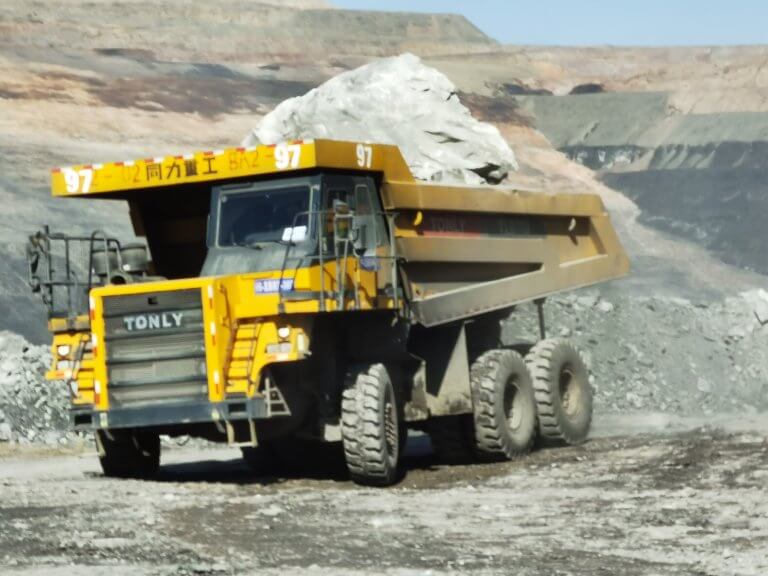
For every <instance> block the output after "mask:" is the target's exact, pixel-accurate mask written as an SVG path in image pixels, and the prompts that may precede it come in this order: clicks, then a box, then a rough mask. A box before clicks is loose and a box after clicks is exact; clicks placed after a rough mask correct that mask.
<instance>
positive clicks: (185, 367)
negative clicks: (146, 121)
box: [29, 140, 628, 485]
mask: <svg viewBox="0 0 768 576" xmlns="http://www.w3.org/2000/svg"><path fill="white" fill-rule="evenodd" d="M52 191H53V195H54V196H58V197H71V198H73V199H74V198H77V199H80V200H87V199H89V198H95V199H114V200H119V201H125V202H127V203H128V206H129V207H130V215H131V218H132V221H133V226H134V229H135V233H136V236H137V237H140V238H145V239H146V243H147V245H148V246H147V247H148V251H147V247H144V246H142V245H135V244H130V245H128V244H121V243H120V242H119V241H118V240H117V239H115V238H110V237H108V236H107V235H105V234H104V233H102V232H97V233H94V234H93V235H91V236H83V237H79V238H78V237H71V236H66V235H63V234H58V235H57V234H54V233H52V232H50V231H49V230H45V231H43V232H41V233H39V234H37V235H35V236H33V237H32V238H31V243H30V249H29V257H30V278H31V282H32V285H33V288H35V289H36V290H38V291H39V292H41V293H42V295H43V297H44V300H45V301H46V302H47V304H48V306H49V312H50V318H51V319H50V328H51V330H52V331H53V333H54V345H53V353H54V366H53V367H52V370H51V372H50V374H49V376H50V377H51V378H63V379H65V380H67V381H68V385H69V388H70V391H71V394H72V406H71V419H72V422H73V425H74V427H75V428H76V429H80V430H93V431H95V433H96V441H97V448H98V450H99V455H100V458H101V464H102V467H103V469H104V472H105V474H107V475H114V476H130V477H143V476H148V475H151V474H152V473H154V472H155V471H156V470H157V468H158V465H159V457H160V443H159V435H161V434H168V435H172V436H173V435H192V436H197V437H202V438H207V439H210V440H214V441H221V442H226V443H228V444H230V445H237V446H240V447H241V448H242V450H243V455H244V457H245V459H246V462H248V463H249V464H250V465H251V466H253V467H255V468H257V469H260V468H261V467H263V466H264V465H266V464H267V463H268V462H269V460H270V458H272V457H274V456H275V455H276V454H275V453H276V451H279V450H281V449H283V448H281V447H284V446H285V444H284V443H281V441H283V440H285V439H297V438H303V439H307V440H314V441H325V442H337V443H341V445H342V446H343V451H344V456H345V459H346V464H347V467H348V469H349V473H350V475H351V477H352V479H354V480H355V481H357V482H360V483H368V484H375V485H385V484H389V483H392V482H394V481H396V479H397V478H398V467H399V460H400V454H401V451H402V449H403V445H404V440H405V438H406V435H407V430H408V428H416V429H421V430H424V431H426V432H427V433H429V434H430V436H431V438H432V442H433V445H434V447H435V449H436V452H437V454H438V455H439V456H441V457H443V458H446V459H448V460H458V459H463V458H469V457H473V458H474V457H483V458H491V459H505V458H513V457H515V456H518V455H520V454H523V453H526V452H527V451H529V450H530V449H531V447H532V445H533V443H534V439H535V438H536V436H537V435H540V436H541V437H543V438H544V439H550V440H556V441H559V442H565V443H576V442H580V441H582V440H584V438H585V437H586V435H587V432H588V430H589V426H590V422H591V409H592V404H591V399H592V396H591V391H590V387H589V382H588V375H587V370H586V367H585V366H584V362H583V361H582V359H581V357H580V355H579V353H578V351H577V350H576V349H575V348H574V347H573V346H572V345H571V344H570V343H568V342H567V341H562V340H546V339H544V323H543V313H542V308H541V303H542V302H543V299H544V298H545V297H547V296H548V295H550V294H555V293H558V292H562V291H565V290H572V289H575V288H578V287H582V286H587V285H591V284H595V283H598V282H602V281H605V280H609V279H612V278H617V277H619V276H622V275H624V274H625V273H626V272H627V270H628V261H627V258H626V255H625V253H624V251H623V249H622V247H621V245H620V243H619V241H618V240H617V238H616V235H615V233H614V230H613V228H612V226H611V224H610V222H609V219H608V215H607V214H606V211H605V208H604V207H603V204H602V202H601V200H600V198H598V197H596V196H591V195H559V194H549V193H534V192H524V191H517V190H512V189H502V188H492V187H480V188H469V187H455V186H443V185H438V184H428V183H424V182H418V181H416V180H414V178H413V176H412V175H411V172H410V170H409V169H408V166H407V165H406V163H405V162H404V160H403V157H402V155H401V154H400V151H399V150H398V148H397V147H395V146H389V145H375V144H368V143H355V142H339V141H330V140H316V141H295V142H288V143H284V144H279V145H276V146H259V147H253V148H234V149H228V150H222V151H210V152H200V153H196V154H189V155H184V156H171V157H162V158H149V159H144V160H136V161H126V162H116V163H111V164H103V165H90V166H73V167H68V168H61V169H57V170H54V171H53V174H52ZM75 249H76V250H75ZM75 252H78V253H79V254H80V256H79V257H77V256H75V254H74V253H75ZM150 254H151V259H150V257H149V255H150ZM524 302H536V303H538V304H539V308H538V311H539V320H540V322H541V333H542V335H541V337H542V341H540V342H539V343H538V344H536V345H533V346H527V347H525V348H523V349H520V348H519V347H517V348H516V347H505V346H503V345H502V343H501V341H500V324H499V322H500V319H502V318H505V317H507V316H508V315H509V313H510V312H511V311H512V310H513V309H514V308H515V306H516V305H518V304H521V303H524ZM523 354H525V356H524V355H523Z"/></svg>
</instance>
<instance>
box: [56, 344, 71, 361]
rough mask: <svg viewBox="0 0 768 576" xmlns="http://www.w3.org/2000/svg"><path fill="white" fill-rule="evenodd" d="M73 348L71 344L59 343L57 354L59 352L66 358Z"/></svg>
mask: <svg viewBox="0 0 768 576" xmlns="http://www.w3.org/2000/svg"><path fill="white" fill-rule="evenodd" d="M71 350H72V348H71V347H70V345H69V344H59V345H58V346H56V354H58V355H59V356H60V357H62V358H66V357H67V356H69V353H70V351H71Z"/></svg>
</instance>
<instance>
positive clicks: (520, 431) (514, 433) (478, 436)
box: [471, 350, 536, 460]
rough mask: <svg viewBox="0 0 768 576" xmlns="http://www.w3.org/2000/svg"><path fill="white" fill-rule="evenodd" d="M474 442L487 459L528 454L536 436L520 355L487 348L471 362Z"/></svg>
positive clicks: (528, 383) (533, 405)
mask: <svg viewBox="0 0 768 576" xmlns="http://www.w3.org/2000/svg"><path fill="white" fill-rule="evenodd" d="M471 385H472V403H473V407H474V408H473V409H474V420H475V445H476V448H477V451H478V454H479V455H480V456H481V457H484V458H485V459H489V460H512V459H514V458H517V457H519V456H522V455H524V454H528V453H529V452H530V451H531V448H532V447H533V442H534V440H535V438H536V402H535V399H534V395H533V384H532V382H531V376H530V373H529V372H528V368H527V366H526V365H525V360H523V357H522V356H521V355H520V354H518V353H517V352H515V351H513V350H490V351H488V352H486V353H485V354H483V355H482V356H480V357H479V358H478V359H477V360H475V362H474V363H473V364H472V369H471Z"/></svg>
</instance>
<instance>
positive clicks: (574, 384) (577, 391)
mask: <svg viewBox="0 0 768 576" xmlns="http://www.w3.org/2000/svg"><path fill="white" fill-rule="evenodd" d="M559 391H560V402H561V403H562V405H563V412H565V415H566V416H568V417H569V418H573V417H574V416H577V415H578V414H579V413H580V412H581V382H580V381H579V378H578V377H577V376H576V374H574V373H573V370H571V368H570V366H564V367H563V369H562V370H560V378H559Z"/></svg>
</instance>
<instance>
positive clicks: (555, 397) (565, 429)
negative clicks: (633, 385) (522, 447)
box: [525, 338, 592, 446]
mask: <svg viewBox="0 0 768 576" xmlns="http://www.w3.org/2000/svg"><path fill="white" fill-rule="evenodd" d="M525 361H526V364H527V365H528V368H529V370H530V371H531V375H532V377H533V387H534V390H535V397H536V407H537V411H538V415H539V430H538V432H539V436H540V438H541V440H542V442H543V443H544V444H550V445H569V446H574V445H577V444H581V443H583V442H584V441H585V440H586V439H587V436H588V435H589V430H590V427H591V425H592V387H591V386H590V383H589V370H588V369H587V365H586V362H585V361H584V358H583V357H582V356H581V353H580V352H579V351H578V349H577V348H576V347H575V346H574V345H573V344H572V343H571V342H569V341H567V340H560V339H556V338H552V339H549V340H542V341H541V342H539V343H538V344H536V346H534V347H533V348H532V349H531V351H530V352H529V353H528V355H527V356H526V358H525Z"/></svg>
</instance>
